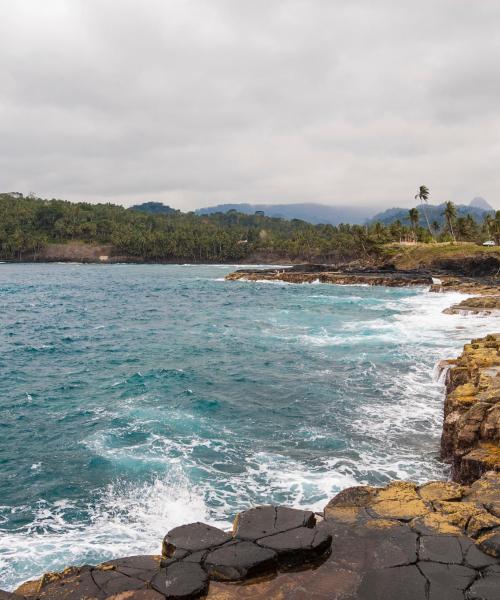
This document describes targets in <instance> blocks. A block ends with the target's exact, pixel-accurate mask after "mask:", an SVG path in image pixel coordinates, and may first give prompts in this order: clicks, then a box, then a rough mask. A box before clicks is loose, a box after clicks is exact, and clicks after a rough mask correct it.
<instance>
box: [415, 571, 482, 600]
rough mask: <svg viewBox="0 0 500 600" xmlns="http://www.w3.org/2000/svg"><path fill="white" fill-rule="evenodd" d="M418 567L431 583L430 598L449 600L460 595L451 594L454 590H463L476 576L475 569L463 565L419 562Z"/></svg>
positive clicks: (433, 599)
mask: <svg viewBox="0 0 500 600" xmlns="http://www.w3.org/2000/svg"><path fill="white" fill-rule="evenodd" d="M418 568H419V569H420V571H421V572H422V573H423V574H424V576H425V578H426V579H427V581H428V582H429V584H430V594H429V598H432V600H447V599H448V598H450V600H451V599H452V598H455V597H460V596H457V595H456V594H449V592H451V591H452V590H455V591H457V592H463V591H464V590H465V589H466V588H467V587H468V586H469V585H470V584H471V583H472V582H473V581H474V579H475V578H476V576H477V573H476V571H474V570H473V569H469V568H468V567H463V566H461V565H444V564H441V563H434V562H419V563H418Z"/></svg>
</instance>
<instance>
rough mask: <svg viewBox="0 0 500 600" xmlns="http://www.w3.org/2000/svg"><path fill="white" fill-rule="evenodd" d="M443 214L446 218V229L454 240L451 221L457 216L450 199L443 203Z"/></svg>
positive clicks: (455, 239)
mask: <svg viewBox="0 0 500 600" xmlns="http://www.w3.org/2000/svg"><path fill="white" fill-rule="evenodd" d="M443 216H444V218H445V219H446V224H447V226H448V231H449V232H450V234H451V237H452V238H453V241H454V242H456V241H457V238H456V237H455V232H454V231H453V223H454V222H455V220H456V218H457V209H456V206H455V205H454V204H453V202H451V200H448V202H446V204H445V205H444V211H443Z"/></svg>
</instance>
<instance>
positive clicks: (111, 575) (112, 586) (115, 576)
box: [92, 569, 146, 596]
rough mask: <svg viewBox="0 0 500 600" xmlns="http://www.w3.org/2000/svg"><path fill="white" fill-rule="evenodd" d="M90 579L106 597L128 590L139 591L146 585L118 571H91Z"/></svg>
mask: <svg viewBox="0 0 500 600" xmlns="http://www.w3.org/2000/svg"><path fill="white" fill-rule="evenodd" d="M92 578H93V579H94V582H95V584H96V585H97V586H98V588H99V589H100V590H101V591H102V592H104V594H105V595H106V596H111V595H113V594H118V593H120V592H126V591H128V590H140V589H143V588H145V587H146V583H145V582H144V581H142V580H141V579H136V578H134V577H128V576H127V575H123V573H120V572H118V571H111V570H106V571H101V570H99V569H93V570H92Z"/></svg>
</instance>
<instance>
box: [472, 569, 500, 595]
mask: <svg viewBox="0 0 500 600" xmlns="http://www.w3.org/2000/svg"><path fill="white" fill-rule="evenodd" d="M498 590H500V575H490V576H486V577H484V578H482V579H478V580H477V581H475V582H474V583H473V584H472V585H471V587H470V588H469V590H468V592H467V597H468V599H469V600H498V599H499V597H500V594H499V593H498Z"/></svg>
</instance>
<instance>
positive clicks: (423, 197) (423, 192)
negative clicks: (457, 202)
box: [415, 185, 434, 239]
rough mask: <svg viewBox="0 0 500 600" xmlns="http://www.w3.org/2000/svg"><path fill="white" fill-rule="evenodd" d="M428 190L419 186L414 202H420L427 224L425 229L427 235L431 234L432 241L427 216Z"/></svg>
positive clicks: (423, 186)
mask: <svg viewBox="0 0 500 600" xmlns="http://www.w3.org/2000/svg"><path fill="white" fill-rule="evenodd" d="M429 193H430V192H429V188H428V187H427V186H425V185H421V186H420V187H419V188H418V193H417V194H416V195H415V200H420V203H421V204H422V208H423V209H424V217H425V221H426V223H427V229H428V230H429V233H430V234H431V237H432V239H434V235H433V233H432V229H431V226H430V223H429V217H428V216H427V208H426V205H427V200H429Z"/></svg>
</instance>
